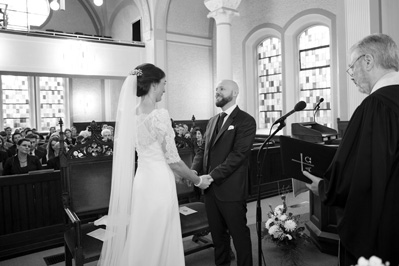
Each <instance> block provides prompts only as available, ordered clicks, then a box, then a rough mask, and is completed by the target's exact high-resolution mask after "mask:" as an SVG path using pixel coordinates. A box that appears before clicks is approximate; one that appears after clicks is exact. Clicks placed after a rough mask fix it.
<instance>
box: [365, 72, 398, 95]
mask: <svg viewBox="0 0 399 266" xmlns="http://www.w3.org/2000/svg"><path fill="white" fill-rule="evenodd" d="M398 84H399V72H396V71H395V72H389V73H387V74H385V75H384V76H382V77H381V78H380V79H379V80H378V81H377V82H376V83H375V85H374V87H373V89H372V90H371V93H373V92H375V91H377V90H378V89H381V88H382V87H386V86H390V85H398ZM371 93H370V94H371Z"/></svg>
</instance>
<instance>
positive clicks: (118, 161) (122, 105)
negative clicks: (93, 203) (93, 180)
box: [98, 71, 138, 266]
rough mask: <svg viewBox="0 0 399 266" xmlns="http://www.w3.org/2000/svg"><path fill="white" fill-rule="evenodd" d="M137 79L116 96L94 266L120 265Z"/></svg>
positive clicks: (131, 173) (129, 79)
mask: <svg viewBox="0 0 399 266" xmlns="http://www.w3.org/2000/svg"><path fill="white" fill-rule="evenodd" d="M136 92H137V75H135V72H134V71H133V72H132V73H131V74H130V75H129V76H127V78H126V79H125V81H124V83H123V86H122V90H121V92H120V96H119V102H118V110H117V116H116V127H115V137H114V153H113V164H112V186H111V196H110V203H109V211H108V217H107V219H106V220H107V222H106V223H107V229H106V233H105V240H104V243H103V247H102V251H101V256H100V260H99V262H98V265H101V266H111V265H112V266H116V265H121V262H120V261H119V260H120V258H121V257H122V253H123V250H124V245H125V242H126V236H127V234H128V230H129V217H130V212H131V196H132V188H133V180H134V174H135V142H136V107H137V105H138V97H137V96H136Z"/></svg>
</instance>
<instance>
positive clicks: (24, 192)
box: [0, 170, 64, 260]
mask: <svg viewBox="0 0 399 266" xmlns="http://www.w3.org/2000/svg"><path fill="white" fill-rule="evenodd" d="M63 231H64V222H63V211H62V201H61V176H60V171H52V170H50V171H48V170H46V171H35V172H32V173H31V174H21V175H9V176H1V177H0V260H4V259H7V258H11V257H15V256H19V255H21V254H23V253H28V252H33V251H35V250H38V249H44V248H49V247H52V246H56V245H61V244H62V242H63Z"/></svg>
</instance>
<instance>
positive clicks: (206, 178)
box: [198, 175, 213, 189]
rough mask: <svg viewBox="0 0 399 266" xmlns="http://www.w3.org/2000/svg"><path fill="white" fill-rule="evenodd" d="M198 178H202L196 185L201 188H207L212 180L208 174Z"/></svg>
mask: <svg viewBox="0 0 399 266" xmlns="http://www.w3.org/2000/svg"><path fill="white" fill-rule="evenodd" d="M200 178H201V179H202V183H201V185H199V186H198V187H199V188H201V189H207V188H208V187H209V186H210V185H211V183H212V182H213V178H212V177H211V176H210V175H202V176H200Z"/></svg>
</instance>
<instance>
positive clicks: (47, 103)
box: [39, 77, 65, 129]
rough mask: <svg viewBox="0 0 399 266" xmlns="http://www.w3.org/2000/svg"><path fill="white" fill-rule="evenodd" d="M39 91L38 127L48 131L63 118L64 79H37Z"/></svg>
mask: <svg viewBox="0 0 399 266" xmlns="http://www.w3.org/2000/svg"><path fill="white" fill-rule="evenodd" d="M39 89H40V127H41V128H42V129H49V128H50V127H54V126H56V125H57V124H58V121H59V119H60V118H64V117H65V105H64V102H65V101H64V98H65V97H64V91H65V79H64V78H58V77H39Z"/></svg>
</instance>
